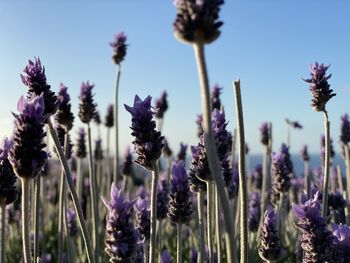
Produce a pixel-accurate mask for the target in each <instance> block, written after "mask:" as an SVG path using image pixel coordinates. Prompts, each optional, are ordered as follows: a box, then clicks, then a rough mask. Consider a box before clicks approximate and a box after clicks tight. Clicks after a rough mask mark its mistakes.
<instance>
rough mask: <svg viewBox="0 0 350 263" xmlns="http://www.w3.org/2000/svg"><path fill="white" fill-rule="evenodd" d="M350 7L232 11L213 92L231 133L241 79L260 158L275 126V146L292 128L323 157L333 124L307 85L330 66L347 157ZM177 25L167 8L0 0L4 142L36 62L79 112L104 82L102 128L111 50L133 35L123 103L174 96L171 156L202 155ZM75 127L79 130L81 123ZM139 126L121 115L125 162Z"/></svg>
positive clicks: (217, 49)
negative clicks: (288, 123)
mask: <svg viewBox="0 0 350 263" xmlns="http://www.w3.org/2000/svg"><path fill="white" fill-rule="evenodd" d="M349 7H350V3H348V1H322V0H321V1H316V0H314V1H302V0H299V1H291V0H290V1H278V0H264V1H262V0H250V1H233V0H226V3H225V5H224V6H223V7H222V12H221V17H222V20H223V21H224V26H223V27H222V34H221V37H220V38H219V39H218V40H217V41H216V42H215V43H213V44H211V45H209V46H207V47H206V55H207V62H208V69H209V76H210V83H211V85H214V84H215V83H218V84H219V85H220V86H222V87H224V90H223V94H222V100H223V103H224V105H225V111H226V115H227V118H228V120H229V126H228V127H229V128H230V129H232V128H233V127H234V126H235V123H236V120H235V110H234V102H233V98H234V97H233V90H232V85H231V83H232V81H233V80H234V79H236V78H238V77H239V78H240V79H241V88H242V96H243V103H244V114H245V126H246V127H245V128H246V137H247V142H248V144H249V146H250V148H251V151H252V152H253V153H259V152H261V151H262V146H261V145H260V143H259V131H258V127H259V126H260V124H261V122H263V121H272V122H273V128H274V142H275V143H274V147H275V148H277V147H279V145H280V143H281V142H282V141H284V140H285V138H286V127H285V123H284V118H285V117H288V118H290V119H291V120H299V121H300V122H301V123H302V124H303V125H304V129H303V130H302V131H293V134H292V143H293V144H292V151H293V152H299V149H300V148H301V145H302V144H305V143H306V144H308V145H309V146H310V150H311V151H312V152H317V151H318V150H319V141H320V135H321V133H322V132H323V115H322V114H320V113H316V112H314V111H313V110H312V109H311V107H310V101H311V95H310V93H309V91H308V86H307V84H306V83H303V81H301V77H304V78H306V77H308V76H309V73H308V64H309V63H311V62H314V61H319V62H324V63H331V64H332V65H331V68H330V70H329V72H331V73H333V76H332V78H331V79H330V83H331V85H332V88H333V89H334V90H335V92H336V93H337V96H336V97H335V98H333V99H332V100H331V101H330V102H329V103H328V105H327V108H328V111H329V115H330V120H331V137H333V140H334V142H335V146H336V149H337V150H339V147H338V141H339V128H340V115H342V114H344V113H345V112H350V104H349V101H350V79H349V78H348V76H349V63H348V62H349V60H350V53H349V46H350V37H349V34H348V32H349V20H348V10H349ZM174 17H175V8H174V7H173V5H172V1H167V0H153V1H141V0H129V1H127V0H120V1H112V0H109V1H97V0H96V1H92V0H90V1H82V0H80V1H79V0H78V1H68V0H65V1H40V0H38V1H9V0H2V1H0V32H1V41H0V72H1V74H0V90H1V91H2V92H1V94H2V95H1V96H0V109H1V110H0V137H3V136H4V135H5V134H6V135H10V134H11V131H12V127H13V124H12V123H13V118H12V116H11V114H10V111H15V110H16V103H17V100H18V98H19V96H20V95H22V94H25V92H26V89H25V87H24V86H23V84H22V83H21V80H20V77H19V74H20V73H21V72H22V70H23V68H24V66H25V64H26V62H27V59H29V58H33V57H34V56H39V57H40V58H41V60H42V63H43V64H44V65H45V67H46V72H47V78H48V82H49V83H50V84H51V85H52V88H53V90H57V89H58V85H59V83H61V82H63V83H64V84H65V85H66V86H68V87H69V92H70V94H71V97H72V104H73V108H74V111H75V112H77V109H78V99H77V97H78V95H79V89H80V84H81V82H82V81H86V80H89V81H91V82H93V83H95V85H96V86H95V93H96V96H95V99H96V102H97V103H98V106H99V110H100V112H101V115H102V117H104V114H105V111H106V108H107V105H108V103H110V102H113V89H114V82H115V77H116V74H115V71H116V67H115V65H114V64H112V62H111V54H112V50H111V48H110V47H109V45H108V43H109V42H110V41H112V39H113V35H114V34H115V33H116V32H119V31H125V33H126V34H127V36H128V43H129V44H130V46H129V48H128V53H127V56H126V59H125V61H124V62H123V63H122V76H121V86H120V104H121V105H122V104H123V103H127V104H131V103H132V101H133V97H134V95H135V94H139V95H140V96H141V97H142V98H144V97H145V96H147V95H148V94H150V95H151V96H152V97H154V98H155V97H158V96H159V95H160V93H161V92H162V91H163V90H167V92H168V93H169V105H170V108H169V110H168V112H167V113H166V115H165V124H164V134H165V136H166V137H168V139H169V141H170V146H171V147H172V148H174V150H177V149H178V144H179V143H180V141H184V142H186V143H190V144H195V143H196V141H197V139H196V126H195V123H194V122H195V119H196V115H197V114H198V113H200V111H201V105H200V98H199V87H198V79H197V71H196V67H195V61H194V56H193V50H192V48H191V46H188V45H184V44H182V43H179V42H178V41H176V40H175V39H174V37H173V30H172V23H173V20H174ZM75 125H76V126H75V127H76V128H78V127H79V126H81V123H80V122H79V120H78V118H76V121H75ZM129 125H130V115H129V114H128V113H127V112H126V111H125V110H124V109H123V108H122V107H121V108H120V129H121V135H120V141H121V151H122V152H123V149H124V148H125V146H126V145H128V144H129V143H130V142H131V141H132V138H131V136H130V135H129V134H130V129H129V128H128V127H129ZM74 133H75V132H74ZM104 133H105V130H103V134H104ZM95 134H96V132H95ZM74 136H75V134H73V137H74Z"/></svg>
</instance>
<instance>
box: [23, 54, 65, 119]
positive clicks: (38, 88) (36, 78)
mask: <svg viewBox="0 0 350 263" xmlns="http://www.w3.org/2000/svg"><path fill="white" fill-rule="evenodd" d="M23 72H24V74H23V75H22V74H21V78H22V82H23V84H24V85H26V86H27V87H28V99H30V98H33V97H35V96H40V95H41V94H43V97H44V104H45V114H44V116H45V118H48V117H49V116H51V115H53V114H55V112H56V110H57V106H58V101H57V97H56V95H55V93H54V92H52V91H51V87H50V85H48V84H47V81H46V75H45V67H43V66H42V65H41V61H40V59H39V58H36V57H35V58H34V61H32V60H29V61H28V64H27V65H26V67H25V68H24V70H23Z"/></svg>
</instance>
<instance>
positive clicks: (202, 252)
mask: <svg viewBox="0 0 350 263" xmlns="http://www.w3.org/2000/svg"><path fill="white" fill-rule="evenodd" d="M203 195H204V193H203V192H198V193H197V201H198V226H199V253H198V262H199V263H204V258H205V244H204V241H205V240H204V215H203V207H204V200H203V199H204V198H203Z"/></svg>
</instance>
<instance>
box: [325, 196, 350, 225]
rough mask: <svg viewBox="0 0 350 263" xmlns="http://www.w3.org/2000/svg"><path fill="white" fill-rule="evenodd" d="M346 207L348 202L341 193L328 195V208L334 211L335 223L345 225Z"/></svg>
mask: <svg viewBox="0 0 350 263" xmlns="http://www.w3.org/2000/svg"><path fill="white" fill-rule="evenodd" d="M346 206H347V201H346V200H345V199H344V197H343V195H342V194H341V193H340V192H339V191H336V192H335V193H330V194H328V207H329V208H330V209H332V210H333V213H334V219H335V220H334V221H335V223H337V224H339V223H345V210H344V208H345V207H346Z"/></svg>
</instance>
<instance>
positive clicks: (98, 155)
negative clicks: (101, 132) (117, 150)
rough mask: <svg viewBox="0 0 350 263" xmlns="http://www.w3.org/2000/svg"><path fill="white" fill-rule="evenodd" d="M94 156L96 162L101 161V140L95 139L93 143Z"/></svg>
mask: <svg viewBox="0 0 350 263" xmlns="http://www.w3.org/2000/svg"><path fill="white" fill-rule="evenodd" d="M94 156H95V161H96V162H98V161H102V160H103V149H102V140H101V139H97V140H96V141H95V150H94Z"/></svg>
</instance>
